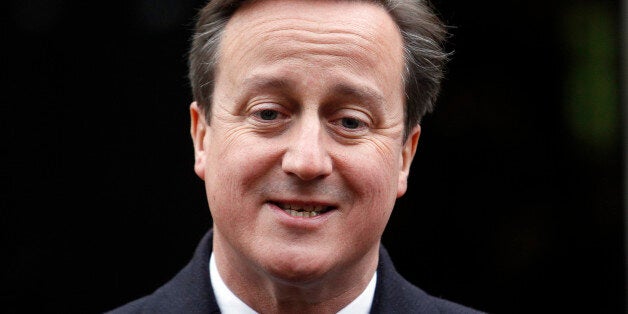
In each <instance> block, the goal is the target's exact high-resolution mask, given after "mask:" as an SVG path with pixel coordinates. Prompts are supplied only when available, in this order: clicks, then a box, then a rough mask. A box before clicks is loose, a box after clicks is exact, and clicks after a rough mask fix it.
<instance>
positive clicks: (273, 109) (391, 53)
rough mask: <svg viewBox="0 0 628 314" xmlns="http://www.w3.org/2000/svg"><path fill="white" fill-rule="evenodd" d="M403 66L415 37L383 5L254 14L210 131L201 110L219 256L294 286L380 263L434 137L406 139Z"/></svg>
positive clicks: (201, 151) (199, 161)
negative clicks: (407, 39) (391, 221)
mask: <svg viewBox="0 0 628 314" xmlns="http://www.w3.org/2000/svg"><path fill="white" fill-rule="evenodd" d="M402 70H403V52H402V39H401V36H400V34H399V31H398V29H397V28H396V25H395V24H394V22H393V21H392V19H391V18H390V17H389V16H388V14H387V13H386V12H385V11H384V10H383V9H382V8H380V7H378V6H376V5H373V4H367V3H361V2H357V3H356V2H335V1H307V0H304V1H287V0H279V1H261V2H256V3H255V2H254V3H252V4H249V5H246V6H245V7H243V8H240V9H239V10H238V12H237V13H236V14H235V15H234V16H233V18H232V19H231V20H230V21H229V23H228V26H227V28H226V32H225V33H224V36H223V38H222V41H221V47H220V58H219V62H218V69H217V75H216V82H215V91H214V95H213V96H214V97H213V99H214V100H213V105H212V108H211V110H212V114H211V115H212V119H211V121H210V123H206V121H204V119H203V114H202V113H201V112H199V111H198V108H197V106H196V104H192V106H191V111H192V135H193V138H194V141H195V151H196V163H195V171H196V173H197V174H198V175H199V177H201V178H202V179H204V180H205V186H206V192H207V199H208V203H209V207H210V210H211V213H212V217H213V222H214V234H215V235H214V237H215V241H217V242H218V243H215V248H216V247H218V248H219V249H220V250H222V251H224V254H227V255H229V258H228V259H229V260H231V261H235V260H237V261H243V262H244V264H246V265H247V267H251V268H253V269H256V271H259V272H262V273H265V274H269V275H271V276H273V277H275V278H279V279H281V280H286V281H288V282H291V281H300V282H302V281H307V280H313V279H316V278H320V277H322V276H325V275H329V274H333V273H335V272H342V271H345V270H346V269H347V267H352V265H356V264H360V263H363V261H365V260H370V261H371V262H372V261H373V260H375V261H376V259H377V258H376V256H377V250H378V248H379V241H380V237H381V235H382V232H383V231H384V228H385V226H386V223H387V221H388V218H389V216H390V214H391V211H392V209H393V206H394V204H395V200H396V199H397V198H398V197H400V196H401V195H403V194H404V193H405V191H406V182H407V176H408V171H409V168H410V163H411V161H412V157H413V156H414V151H415V149H416V145H417V141H418V137H419V133H420V129H419V127H418V126H417V127H415V128H414V129H413V130H412V131H411V133H410V136H409V139H408V140H407V141H405V142H404V141H403V131H404V125H403V123H404V110H403V94H404V91H403V83H402Z"/></svg>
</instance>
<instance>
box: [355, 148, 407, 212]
mask: <svg viewBox="0 0 628 314" xmlns="http://www.w3.org/2000/svg"><path fill="white" fill-rule="evenodd" d="M358 156H360V158H354V159H353V160H351V161H347V163H346V167H347V169H349V172H350V173H347V174H346V176H345V178H346V180H347V181H348V182H349V184H350V185H351V186H352V187H353V190H354V191H356V194H357V195H356V203H359V206H360V207H361V208H362V210H361V212H360V213H358V214H360V215H365V216H368V218H369V219H373V222H383V223H385V222H386V221H387V219H388V216H390V212H391V211H392V208H393V207H394V204H395V200H396V199H397V183H398V178H399V171H398V166H397V164H398V163H397V158H395V155H394V154H374V153H371V154H365V153H364V152H363V153H362V154H358ZM366 209H368V210H366ZM358 211H360V210H358ZM359 221H364V222H365V223H366V224H369V221H366V220H362V219H360V220H359Z"/></svg>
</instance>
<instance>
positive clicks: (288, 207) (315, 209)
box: [279, 204, 326, 212]
mask: <svg viewBox="0 0 628 314" xmlns="http://www.w3.org/2000/svg"><path fill="white" fill-rule="evenodd" d="M279 206H280V207H281V208H283V209H284V210H293V211H303V212H320V211H323V210H324V209H325V208H326V206H311V205H304V206H298V205H290V204H280V205H279Z"/></svg>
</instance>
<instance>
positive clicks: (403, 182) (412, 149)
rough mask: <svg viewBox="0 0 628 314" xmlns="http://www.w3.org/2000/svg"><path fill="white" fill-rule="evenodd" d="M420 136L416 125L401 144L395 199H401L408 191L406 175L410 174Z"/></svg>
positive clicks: (418, 126) (419, 127)
mask: <svg viewBox="0 0 628 314" xmlns="http://www.w3.org/2000/svg"><path fill="white" fill-rule="evenodd" d="M420 136H421V126H420V125H418V124H417V125H416V126H415V127H414V128H412V130H411V131H410V133H409V134H408V138H407V139H406V142H405V143H404V144H403V148H402V151H401V156H400V157H399V182H398V183H397V197H398V198H399V197H401V196H403V195H404V194H405V193H406V190H407V189H408V175H409V174H410V165H411V164H412V160H413V159H414V155H415V154H416V149H417V146H418V144H419V137H420Z"/></svg>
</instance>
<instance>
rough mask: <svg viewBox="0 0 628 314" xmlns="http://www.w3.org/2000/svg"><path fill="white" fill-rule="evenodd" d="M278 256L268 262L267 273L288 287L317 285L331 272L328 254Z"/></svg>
mask: <svg viewBox="0 0 628 314" xmlns="http://www.w3.org/2000/svg"><path fill="white" fill-rule="evenodd" d="M286 253H287V252H284V253H283V254H278V255H277V256H275V258H273V259H271V261H267V263H268V264H267V265H265V267H264V269H265V271H266V272H267V273H268V274H269V275H270V276H271V277H273V278H275V279H277V280H278V281H280V282H282V283H284V284H288V285H306V284H309V283H315V282H316V281H317V280H319V279H321V278H323V277H325V275H326V274H327V273H328V272H329V271H330V267H329V264H328V260H327V258H329V256H324V255H326V254H320V255H314V254H307V253H304V254H303V253H302V254H294V253H292V254H289V253H288V254H286Z"/></svg>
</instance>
